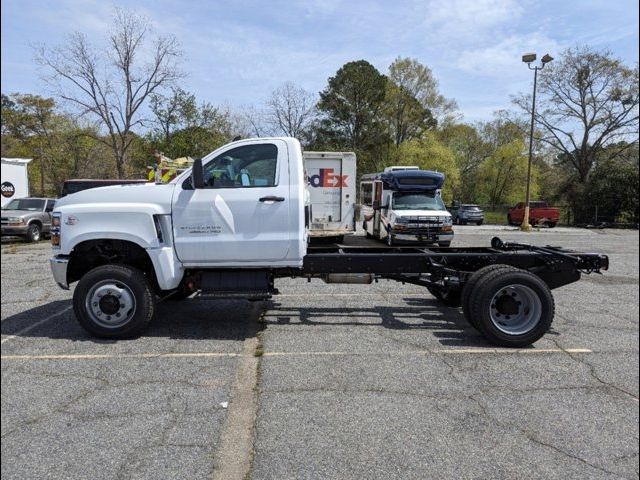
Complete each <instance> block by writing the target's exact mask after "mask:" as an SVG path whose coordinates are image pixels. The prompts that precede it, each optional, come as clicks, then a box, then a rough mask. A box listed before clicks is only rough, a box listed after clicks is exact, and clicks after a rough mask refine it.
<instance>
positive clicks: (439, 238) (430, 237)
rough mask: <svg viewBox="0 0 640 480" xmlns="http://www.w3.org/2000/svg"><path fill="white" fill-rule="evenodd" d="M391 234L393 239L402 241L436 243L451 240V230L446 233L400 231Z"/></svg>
mask: <svg viewBox="0 0 640 480" xmlns="http://www.w3.org/2000/svg"><path fill="white" fill-rule="evenodd" d="M391 236H392V237H393V239H394V240H398V241H402V242H427V243H437V242H450V241H452V240H453V232H447V233H435V234H434V233H426V232H416V233H411V232H402V233H392V234H391Z"/></svg>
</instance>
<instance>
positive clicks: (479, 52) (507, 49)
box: [456, 33, 564, 80]
mask: <svg viewBox="0 0 640 480" xmlns="http://www.w3.org/2000/svg"><path fill="white" fill-rule="evenodd" d="M563 48H564V47H562V46H561V45H560V44H558V42H556V41H555V40H553V39H551V38H549V37H547V36H546V35H542V34H539V33H534V34H531V35H512V36H509V37H507V38H505V39H504V40H501V41H499V42H498V43H494V44H491V45H488V46H485V47H479V48H473V49H468V50H465V51H463V52H462V53H461V54H460V56H459V58H458V61H457V62H456V64H457V66H458V68H460V69H461V70H463V71H466V72H474V73H479V74H481V75H485V76H490V77H495V78H502V79H505V80H507V79H514V78H518V77H521V76H522V74H521V71H520V70H521V69H522V67H523V65H522V54H523V53H527V52H537V54H538V58H541V57H542V55H544V54H545V53H551V55H552V56H554V55H555V54H557V53H558V52H559V51H560V50H562V49H563Z"/></svg>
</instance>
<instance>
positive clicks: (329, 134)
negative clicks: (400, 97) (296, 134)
mask: <svg viewBox="0 0 640 480" xmlns="http://www.w3.org/2000/svg"><path fill="white" fill-rule="evenodd" d="M386 86H387V79H386V77H385V76H384V75H382V74H381V73H380V72H378V70H376V68H375V67H374V66H373V65H371V64H370V63H369V62H367V61H365V60H359V61H356V62H349V63H346V64H345V65H343V66H342V67H341V68H340V69H339V70H338V71H337V72H336V75H335V76H333V77H331V78H329V82H328V85H327V87H326V88H325V89H324V90H323V91H322V92H320V101H319V102H318V110H319V111H320V113H321V114H322V115H323V118H322V119H321V120H320V121H319V122H318V124H317V125H316V130H317V132H316V143H319V144H323V145H327V146H331V147H338V148H351V149H354V150H363V149H368V148H371V147H372V146H375V145H379V144H380V143H381V142H384V141H385V134H384V125H383V122H382V119H381V115H380V113H381V109H382V106H383V101H384V97H385V91H386Z"/></svg>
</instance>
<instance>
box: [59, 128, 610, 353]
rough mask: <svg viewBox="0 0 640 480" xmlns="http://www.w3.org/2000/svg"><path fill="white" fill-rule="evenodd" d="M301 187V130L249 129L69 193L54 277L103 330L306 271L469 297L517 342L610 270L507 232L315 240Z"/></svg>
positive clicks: (500, 338) (111, 333) (271, 290)
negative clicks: (429, 239)
mask: <svg viewBox="0 0 640 480" xmlns="http://www.w3.org/2000/svg"><path fill="white" fill-rule="evenodd" d="M306 185H307V179H306V178H305V174H304V162H303V155H302V150H301V148H300V144H299V142H298V141H297V140H295V139H293V138H254V139H248V140H241V141H237V142H233V143H230V144H228V145H225V146H223V147H220V148H219V149H217V150H215V151H214V152H212V153H210V154H209V155H207V156H206V157H204V158H203V159H197V160H195V162H194V164H193V168H192V169H190V170H188V171H186V172H184V173H183V174H181V175H179V176H178V177H176V178H175V179H174V180H172V181H171V182H170V183H168V184H160V185H156V184H140V185H118V186H110V187H102V188H95V189H91V190H85V191H82V192H78V193H76V194H74V195H69V196H67V197H64V198H62V199H61V200H60V201H59V202H58V203H57V204H56V206H55V211H54V213H53V216H52V229H51V242H52V246H53V258H51V262H50V263H51V268H52V272H53V277H54V279H55V281H56V282H57V283H58V284H59V285H60V286H61V287H62V288H69V285H70V284H71V283H73V282H78V283H77V285H76V287H75V290H74V292H73V309H74V312H75V315H76V318H77V319H78V321H79V323H80V325H81V326H82V327H83V328H85V329H86V330H87V331H88V332H90V333H91V334H92V335H95V336H98V337H103V338H126V337H132V336H136V335H140V334H141V333H142V332H143V331H144V330H145V328H146V327H147V326H148V324H149V322H151V320H152V319H153V316H154V312H155V308H156V304H157V302H158V301H159V299H165V298H167V297H173V298H174V299H182V298H185V299H186V298H187V297H190V296H194V297H199V298H202V299H219V298H241V299H249V300H264V299H268V298H270V297H271V296H272V295H277V293H278V291H277V288H276V286H275V281H276V280H277V279H278V278H281V277H289V278H290V277H298V278H301V279H310V278H320V279H322V280H324V281H325V282H328V283H363V284H367V283H371V282H372V281H374V280H377V279H388V280H394V281H398V282H402V283H409V284H415V285H421V286H424V287H425V288H426V289H427V290H428V291H429V292H430V293H431V294H432V295H434V296H435V298H437V299H438V300H439V301H440V302H442V303H444V304H446V305H449V306H462V310H463V312H464V314H465V318H466V319H467V320H468V321H469V323H470V324H471V325H473V326H474V327H475V328H477V329H478V331H479V332H480V333H482V334H483V335H484V336H485V337H486V338H487V339H488V340H489V341H490V342H492V343H495V344H497V345H503V346H509V347H521V346H524V345H529V344H531V343H533V342H535V341H536V340H538V339H539V338H540V337H542V336H543V335H544V334H545V332H547V330H548V329H549V327H550V326H551V322H552V320H553V316H554V301H553V296H552V294H551V289H553V288H557V287H561V286H563V285H566V284H568V283H571V282H575V281H577V280H578V279H579V278H580V275H581V272H584V273H591V272H600V271H601V270H606V269H607V268H608V264H609V263H608V258H607V256H606V255H600V254H597V253H576V252H573V251H569V250H565V249H562V248H560V247H533V246H528V245H521V244H515V243H504V242H502V241H501V240H499V239H498V238H495V239H493V241H492V242H491V246H487V247H469V248H443V247H435V246H434V247H429V248H426V247H423V248H416V247H395V246H394V247H387V246H384V245H377V246H354V247H351V248H350V247H348V246H345V245H332V246H327V245H324V246H315V247H314V246H311V245H309V244H308V227H309V225H308V222H306V221H305V220H306V219H308V214H307V215H305V205H306V202H305V188H306ZM307 213H308V212H307ZM355 288H357V287H355ZM363 288H366V287H363ZM186 301H193V300H192V299H190V300H186ZM179 305H180V303H179V302H176V303H175V308H176V309H178V308H179ZM426 308H432V307H426ZM175 316H176V318H177V317H179V313H178V312H177V313H176V315H175Z"/></svg>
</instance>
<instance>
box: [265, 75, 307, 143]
mask: <svg viewBox="0 0 640 480" xmlns="http://www.w3.org/2000/svg"><path fill="white" fill-rule="evenodd" d="M315 104H316V98H315V95H313V94H312V93H310V92H307V91H306V90H304V89H303V88H299V87H296V86H295V85H294V84H293V83H291V82H287V83H285V84H283V85H282V86H280V87H278V88H277V89H275V90H274V91H273V92H272V93H271V97H270V98H269V100H267V102H266V107H267V109H266V112H265V117H266V118H265V120H266V123H267V125H269V126H270V127H271V128H272V130H273V131H274V132H276V133H279V134H283V135H285V136H287V137H295V138H302V137H303V136H304V135H305V134H306V132H307V130H308V128H309V126H310V124H311V122H312V121H313V119H314V118H315V116H316V108H315Z"/></svg>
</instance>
